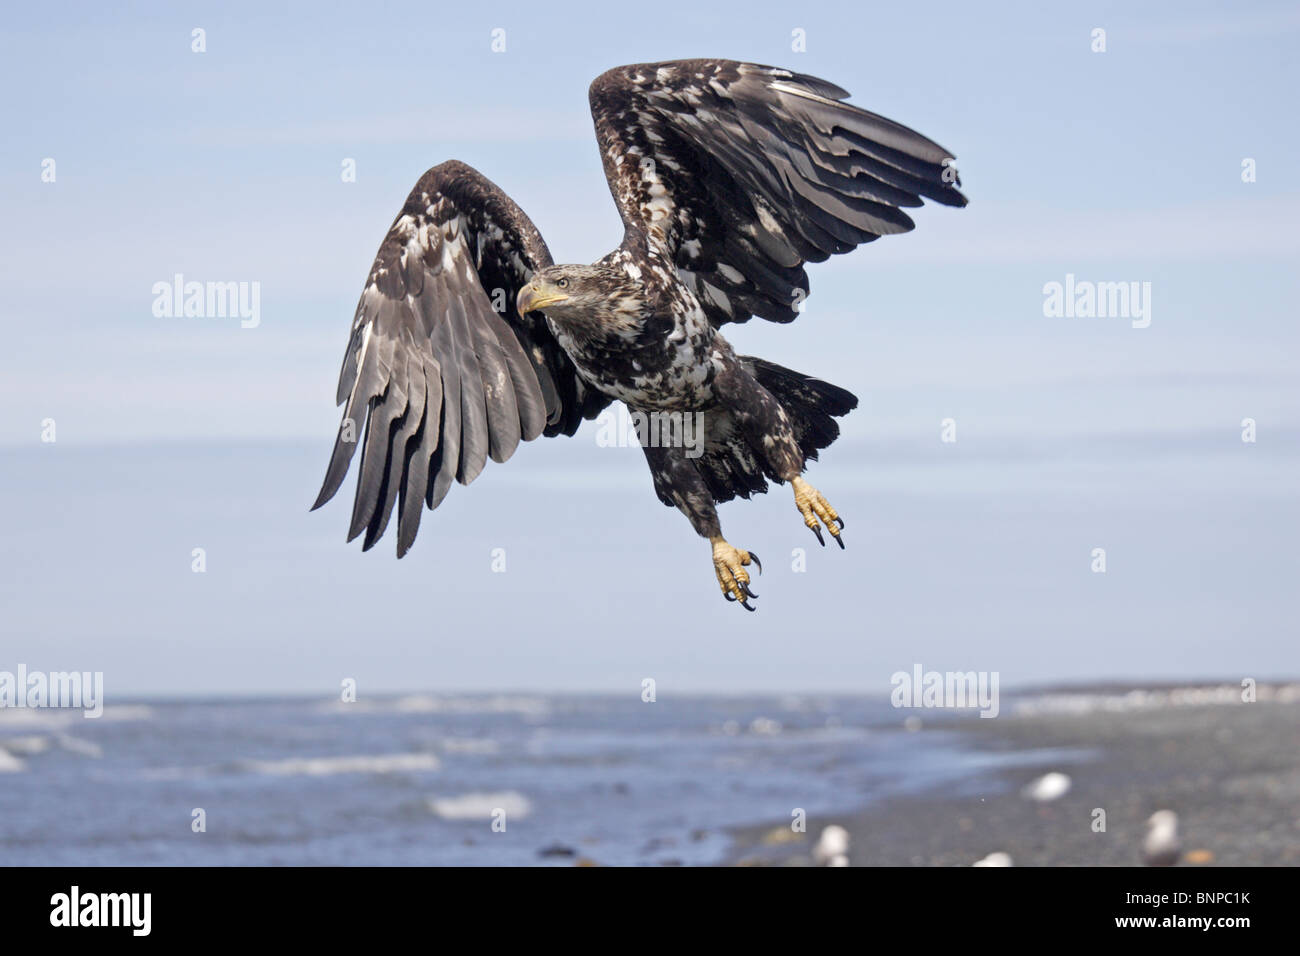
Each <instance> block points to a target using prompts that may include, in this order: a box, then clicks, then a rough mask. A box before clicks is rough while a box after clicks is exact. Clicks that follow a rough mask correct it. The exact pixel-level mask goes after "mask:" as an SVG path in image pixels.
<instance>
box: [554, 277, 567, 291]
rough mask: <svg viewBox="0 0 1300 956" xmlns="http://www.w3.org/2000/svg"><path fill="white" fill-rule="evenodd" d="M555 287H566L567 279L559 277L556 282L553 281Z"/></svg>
mask: <svg viewBox="0 0 1300 956" xmlns="http://www.w3.org/2000/svg"><path fill="white" fill-rule="evenodd" d="M555 287H556V288H557V289H567V288H568V287H569V280H568V279H560V280H559V281H558V282H556V283H555Z"/></svg>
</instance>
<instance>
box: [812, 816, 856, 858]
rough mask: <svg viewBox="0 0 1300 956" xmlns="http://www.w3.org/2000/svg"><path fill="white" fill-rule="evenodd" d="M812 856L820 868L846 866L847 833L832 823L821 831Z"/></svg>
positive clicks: (847, 856) (847, 851) (847, 855)
mask: <svg viewBox="0 0 1300 956" xmlns="http://www.w3.org/2000/svg"><path fill="white" fill-rule="evenodd" d="M812 855H813V861H814V862H816V863H817V864H818V865H820V866H848V865H849V831H848V830H846V829H844V828H843V827H842V826H838V825H837V824H834V823H832V824H831V825H830V826H828V827H827V828H826V829H824V830H822V832H821V836H819V837H818V838H817V845H816V846H815V847H813V851H812Z"/></svg>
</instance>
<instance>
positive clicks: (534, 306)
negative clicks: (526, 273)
mask: <svg viewBox="0 0 1300 956" xmlns="http://www.w3.org/2000/svg"><path fill="white" fill-rule="evenodd" d="M568 298H569V297H568V296H567V295H565V294H564V293H563V292H558V291H556V290H555V289H546V290H543V289H539V288H538V287H537V286H535V285H533V283H531V282H530V283H528V285H526V286H524V287H523V288H522V289H520V290H519V298H517V299H516V300H515V308H517V309H518V310H519V315H520V317H521V318H522V317H523V316H525V315H527V314H528V313H529V312H536V311H537V310H538V309H544V308H546V307H547V306H548V305H553V304H554V303H556V302H564V301H565V300H566V299H568Z"/></svg>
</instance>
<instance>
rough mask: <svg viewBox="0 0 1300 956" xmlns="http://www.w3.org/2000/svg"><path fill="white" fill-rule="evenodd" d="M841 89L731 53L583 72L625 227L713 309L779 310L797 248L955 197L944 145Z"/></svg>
mask: <svg viewBox="0 0 1300 956" xmlns="http://www.w3.org/2000/svg"><path fill="white" fill-rule="evenodd" d="M848 95H849V94H848V93H846V92H845V91H844V90H842V89H840V88H839V87H838V86H835V85H834V84H831V83H827V82H826V81H824V80H819V79H817V78H816V77H811V76H805V75H803V74H799V73H792V72H790V71H788V70H780V69H776V68H773V67H768V66H759V65H757V64H753V63H736V62H734V61H731V60H677V61H672V62H667V63H645V64H638V65H635V66H624V67H618V68H616V69H613V70H610V71H608V72H606V73H603V74H601V76H599V77H597V78H596V80H595V82H593V83H592V84H591V91H590V99H591V112H592V116H593V118H594V120H595V124H596V138H597V139H598V141H599V143H600V150H601V158H602V161H603V162H604V166H605V176H606V178H607V179H608V180H609V184H610V190H611V192H613V194H614V200H615V202H616V203H617V204H618V207H619V213H620V215H621V216H622V218H623V223H624V226H625V228H626V229H627V230H628V231H629V232H635V233H643V234H644V236H645V239H646V241H647V242H648V243H649V244H650V245H651V247H652V248H655V249H657V250H658V251H659V252H660V253H661V254H663V255H665V256H667V257H668V258H669V259H670V260H671V261H672V263H673V265H674V266H675V267H676V269H677V272H678V275H679V276H680V277H681V279H682V281H683V282H685V283H686V284H687V285H688V286H689V287H690V288H691V290H692V291H693V292H694V293H695V294H696V296H697V297H698V298H699V300H700V302H701V303H703V305H704V308H705V309H706V311H707V312H708V314H709V318H710V319H711V320H712V321H713V323H714V324H715V325H721V324H722V323H724V322H745V321H748V319H749V318H750V316H751V315H757V316H761V317H762V318H765V319H771V320H773V321H775V322H789V321H791V320H792V319H794V317H795V316H796V315H797V314H798V312H799V304H800V302H801V301H802V300H803V298H804V297H806V296H807V294H808V276H807V274H806V273H805V272H804V269H803V265H804V263H805V262H821V261H822V260H824V259H826V258H827V257H828V256H831V255H833V254H836V253H842V252H848V251H849V250H851V249H853V248H854V247H855V246H857V245H859V244H861V243H864V242H870V241H871V240H873V239H876V238H878V237H880V236H883V235H889V234H891V233H898V232H907V231H908V230H910V229H911V228H912V226H913V223H912V220H911V219H910V218H909V217H908V216H907V214H906V213H904V212H903V211H902V208H900V207H907V206H920V205H921V199H922V197H925V198H927V199H933V200H935V201H936V202H940V203H943V204H945V205H949V206H964V205H966V198H965V197H964V196H963V195H962V194H961V193H960V192H959V191H958V190H957V186H959V185H960V184H961V183H960V180H958V179H957V175H956V169H955V168H952V166H951V162H952V159H951V154H950V153H949V152H948V151H947V150H946V149H944V148H943V147H942V146H939V145H938V144H937V143H934V142H932V141H930V140H928V139H926V138H925V137H924V136H921V135H920V134H919V133H915V132H913V131H912V130H910V129H907V128H906V127H904V126H900V125H899V124H897V123H894V122H892V121H890V120H887V119H885V118H884V117H882V116H877V115H876V114H874V113H868V112H867V111H866V110H861V109H858V108H857V107H855V106H849V105H848V104H847V103H842V102H840V101H841V100H843V99H845V98H846V97H847V96H848Z"/></svg>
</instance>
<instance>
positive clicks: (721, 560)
mask: <svg viewBox="0 0 1300 956" xmlns="http://www.w3.org/2000/svg"><path fill="white" fill-rule="evenodd" d="M709 543H710V544H712V545H713V571H714V573H715V574H717V576H718V586H719V587H721V588H722V596H723V597H724V598H726V599H727V600H728V601H739V602H740V606H741V607H743V608H744V609H745V610H747V611H752V610H754V608H753V607H752V606H750V603H749V599H750V598H756V597H758V595H757V594H755V593H754V592H753V591H751V590H750V589H749V572H748V571H746V570H745V566H746V565H747V564H749V563H750V562H751V561H752V562H753V563H754V566H755V567H757V568H758V571H759V573H760V574H762V573H763V562H762V561H760V560H758V555H756V554H754V553H752V552H750V551H741V550H740V549H739V548H733V547H732V546H731V545H729V544H727V542H726V539H724V538H722V537H717V538H710V539H709Z"/></svg>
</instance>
